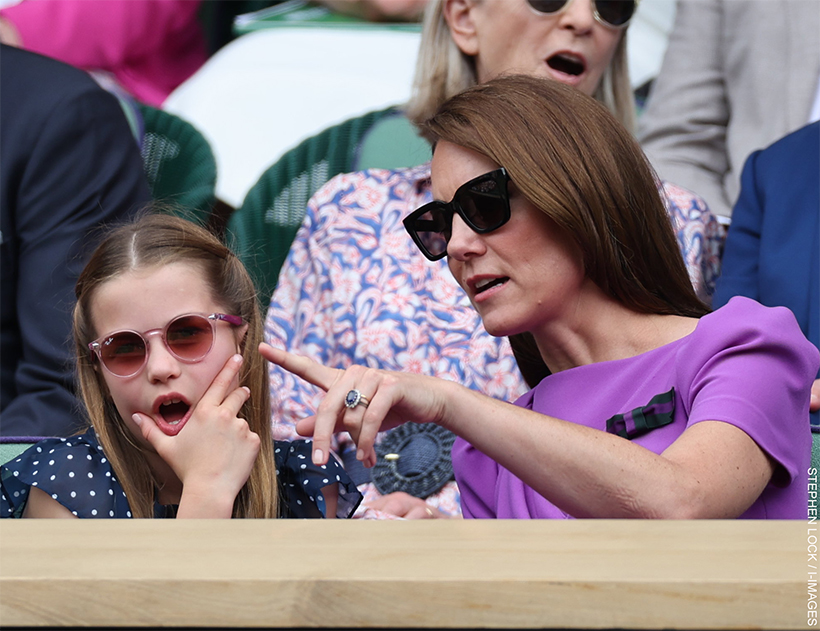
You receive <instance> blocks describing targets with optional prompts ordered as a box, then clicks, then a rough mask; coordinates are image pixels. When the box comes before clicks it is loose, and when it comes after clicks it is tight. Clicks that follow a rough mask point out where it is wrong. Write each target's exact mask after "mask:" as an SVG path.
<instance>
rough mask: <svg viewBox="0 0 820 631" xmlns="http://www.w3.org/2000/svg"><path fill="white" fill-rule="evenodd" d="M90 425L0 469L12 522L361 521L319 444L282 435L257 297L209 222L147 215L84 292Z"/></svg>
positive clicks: (83, 284)
mask: <svg viewBox="0 0 820 631" xmlns="http://www.w3.org/2000/svg"><path fill="white" fill-rule="evenodd" d="M76 295H77V305H76V307H75V309H74V341H75V348H76V353H77V363H78V372H79V381H80V388H81V393H82V398H83V401H84V403H85V406H86V408H87V412H88V416H89V419H90V421H91V428H89V429H88V431H86V433H84V434H81V435H79V436H74V437H71V438H68V439H58V438H54V439H48V440H44V441H41V442H40V443H38V444H36V445H34V446H33V447H31V448H30V449H29V450H27V451H26V452H25V453H23V454H22V455H21V456H20V457H18V458H17V459H15V460H13V461H12V462H10V463H8V464H6V465H4V466H3V467H2V468H1V470H0V474H1V475H0V480H2V482H0V490H1V491H2V497H0V501H1V502H2V505H1V506H0V512H2V516H3V517H206V518H223V517H277V516H281V517H321V516H326V517H332V516H338V517H347V516H349V515H351V514H352V513H353V511H354V510H355V508H356V506H357V505H358V503H359V501H360V499H361V497H360V495H359V493H358V491H357V490H356V487H355V485H354V484H353V482H352V481H351V480H350V479H349V478H348V477H347V475H346V474H345V472H344V470H343V469H342V468H341V466H339V465H338V463H337V462H336V461H335V460H330V461H329V462H328V463H327V465H323V466H316V465H313V464H312V463H311V459H310V451H311V450H310V444H309V443H306V442H305V441H294V442H293V443H279V442H275V443H274V442H273V440H272V439H271V429H270V420H269V419H270V407H269V402H268V376H267V369H266V366H265V362H264V360H263V358H262V357H261V356H260V355H259V354H258V352H257V347H258V346H259V343H260V341H261V340H262V324H261V318H260V314H259V309H258V306H257V302H256V292H255V289H254V286H253V283H252V281H251V279H250V277H249V276H248V273H247V271H246V270H245V268H244V267H243V266H242V264H241V263H240V261H239V260H238V259H237V258H236V256H234V254H233V253H232V252H231V251H230V250H229V249H228V248H226V247H225V246H224V245H223V244H222V243H220V242H219V240H218V239H216V238H215V237H214V236H213V235H211V234H210V233H209V232H207V231H206V230H204V229H202V228H200V227H198V226H196V225H194V224H192V223H190V222H188V221H185V220H183V219H179V218H176V217H172V216H169V215H160V214H156V215H146V216H144V217H143V218H141V219H139V220H137V221H136V222H134V223H132V224H128V225H126V226H123V227H121V228H118V229H116V230H115V231H113V232H112V233H111V234H110V235H109V236H108V237H107V238H106V239H105V240H104V241H103V242H102V244H101V245H100V246H99V247H98V248H97V250H96V251H95V252H94V254H93V255H92V257H91V259H90V261H89V262H88V264H87V265H86V267H85V269H84V270H83V272H82V274H81V275H80V278H79V280H78V282H77V287H76Z"/></svg>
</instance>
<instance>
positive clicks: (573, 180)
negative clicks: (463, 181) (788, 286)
mask: <svg viewBox="0 0 820 631" xmlns="http://www.w3.org/2000/svg"><path fill="white" fill-rule="evenodd" d="M423 127H424V130H425V133H426V134H427V135H428V137H431V138H433V139H434V140H435V141H438V140H445V141H447V142H450V143H453V144H456V145H459V146H461V147H466V148H468V149H472V150H473V151H477V152H478V153H480V154H483V155H485V156H487V157H488V158H490V159H491V160H492V161H493V162H495V163H496V164H498V165H500V166H503V167H504V168H506V170H507V172H508V173H509V175H510V179H511V180H512V181H513V182H514V183H515V185H516V187H517V188H518V190H520V191H521V193H522V194H523V195H524V197H526V198H527V199H528V200H529V201H530V202H531V203H532V204H534V205H535V206H536V207H537V208H538V209H539V210H541V211H542V212H543V213H544V214H546V215H547V216H548V217H550V218H551V219H552V220H553V221H554V222H555V223H556V224H557V225H558V226H559V227H560V228H562V229H563V231H564V232H565V234H566V235H567V236H568V238H570V239H572V240H573V241H574V242H575V244H576V245H577V247H578V248H579V250H580V252H581V253H582V256H583V264H584V269H585V272H586V275H587V277H588V278H590V279H591V280H592V281H593V282H594V283H595V284H596V285H598V287H599V288H600V289H601V290H602V291H603V292H604V293H605V294H606V295H608V296H609V297H611V298H613V299H614V300H616V301H618V302H620V303H621V304H623V305H625V306H626V307H628V308H630V309H632V310H633V311H636V312H638V313H655V314H667V315H681V316H690V317H696V318H697V317H701V316H703V315H705V314H706V313H708V312H709V308H708V307H707V306H706V305H705V304H704V303H703V302H701V300H700V299H699V298H698V297H697V295H696V294H695V290H694V289H693V287H692V283H691V281H690V279H689V275H688V273H687V271H686V266H685V264H684V262H683V258H682V257H681V253H680V249H679V248H678V244H677V242H676V240H675V235H674V232H673V230H672V225H671V223H670V221H669V217H668V215H667V213H666V209H665V206H664V203H663V200H662V199H661V194H660V192H659V186H658V179H657V177H656V176H655V173H654V171H653V170H652V168H651V167H650V166H649V163H648V161H647V159H646V157H645V156H644V154H643V151H642V150H641V149H640V147H639V146H638V144H637V143H636V142H635V140H634V139H633V138H632V136H631V135H630V134H629V132H627V131H626V129H624V127H623V126H622V125H621V124H620V123H618V121H617V120H615V118H614V117H613V116H612V115H611V114H610V113H609V111H607V109H606V108H605V107H604V106H602V105H601V104H600V103H598V102H596V101H595V100H594V99H592V98H590V97H588V96H586V95H584V94H582V93H581V92H580V91H578V90H575V89H573V88H571V87H568V86H565V85H563V84H561V83H559V82H557V81H550V80H549V79H542V78H536V77H531V76H524V75H509V76H505V77H501V78H498V79H494V80H492V81H489V82H487V83H485V84H482V85H478V86H475V87H473V88H470V89H468V90H465V91H464V92H462V93H460V94H458V95H456V96H454V97H453V98H451V99H449V100H448V101H447V102H445V103H444V104H443V105H442V106H441V107H440V108H439V110H438V111H437V112H436V114H435V115H434V116H433V117H432V118H431V119H429V120H428V121H427V122H426V123H424V125H423ZM510 341H511V343H512V346H513V350H514V352H515V354H516V358H517V359H518V360H519V366H520V368H521V370H522V373H523V374H524V377H525V379H526V380H527V383H528V384H529V385H530V386H533V385H535V384H536V383H538V381H540V380H541V378H543V377H544V376H545V375H547V374H549V369H548V367H547V366H546V364H544V362H543V360H542V359H541V356H540V354H539V353H538V351H537V348H536V347H535V342H534V340H533V338H532V336H531V335H529V334H520V335H515V336H511V338H510Z"/></svg>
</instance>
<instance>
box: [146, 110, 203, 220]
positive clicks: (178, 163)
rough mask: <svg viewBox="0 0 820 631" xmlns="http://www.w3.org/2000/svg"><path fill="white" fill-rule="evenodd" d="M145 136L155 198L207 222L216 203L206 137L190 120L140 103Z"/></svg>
mask: <svg viewBox="0 0 820 631" xmlns="http://www.w3.org/2000/svg"><path fill="white" fill-rule="evenodd" d="M139 110H140V113H141V114H142V117H143V123H144V127H145V135H144V136H143V141H142V161H143V166H144V168H145V175H146V177H147V178H148V184H149V186H150V187H151V193H152V197H153V198H154V200H156V201H159V202H163V203H167V204H169V205H170V206H171V207H172V208H173V209H174V210H173V212H174V213H175V214H179V215H181V216H183V217H185V218H187V219H192V220H194V221H197V222H199V223H200V224H202V225H206V224H207V222H208V219H209V217H210V215H211V211H212V210H213V206H214V203H215V202H216V193H215V190H216V159H215V158H214V154H213V151H212V150H211V146H210V144H209V143H208V141H207V140H206V139H205V137H204V136H203V135H202V134H201V133H200V132H199V131H198V130H197V129H196V128H195V127H194V126H193V125H191V124H190V123H189V122H188V121H186V120H183V119H182V118H180V117H179V116H176V115H175V114H171V113H170V112H164V111H162V110H159V109H157V108H155V107H151V106H149V105H145V104H143V103H140V104H139Z"/></svg>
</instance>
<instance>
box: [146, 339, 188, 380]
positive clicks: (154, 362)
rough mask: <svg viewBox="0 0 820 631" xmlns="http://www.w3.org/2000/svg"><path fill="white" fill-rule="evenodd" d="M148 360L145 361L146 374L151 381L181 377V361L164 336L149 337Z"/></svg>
mask: <svg viewBox="0 0 820 631" xmlns="http://www.w3.org/2000/svg"><path fill="white" fill-rule="evenodd" d="M148 345H149V346H148V349H146V350H147V352H148V360H147V361H146V363H145V374H146V375H147V377H148V380H149V381H150V382H151V383H164V382H165V381H168V380H169V379H173V378H174V377H179V374H180V370H181V367H180V361H179V359H177V358H176V357H174V355H172V354H171V351H169V350H168V347H167V346H166V345H165V342H164V341H163V340H162V338H161V337H160V336H159V335H157V336H153V337H152V338H149V342H148Z"/></svg>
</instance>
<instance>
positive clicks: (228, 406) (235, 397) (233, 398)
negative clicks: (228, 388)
mask: <svg viewBox="0 0 820 631" xmlns="http://www.w3.org/2000/svg"><path fill="white" fill-rule="evenodd" d="M250 398H251V391H250V388H248V387H247V386H242V387H240V388H236V389H235V390H234V391H233V392H231V393H230V394H229V395H228V396H227V397H225V400H224V401H223V402H222V405H221V407H222V408H224V409H225V410H226V411H227V412H228V413H230V414H231V415H232V416H237V415H238V414H239V410H241V409H242V406H243V405H245V402H246V401H247V400H248V399H250Z"/></svg>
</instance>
